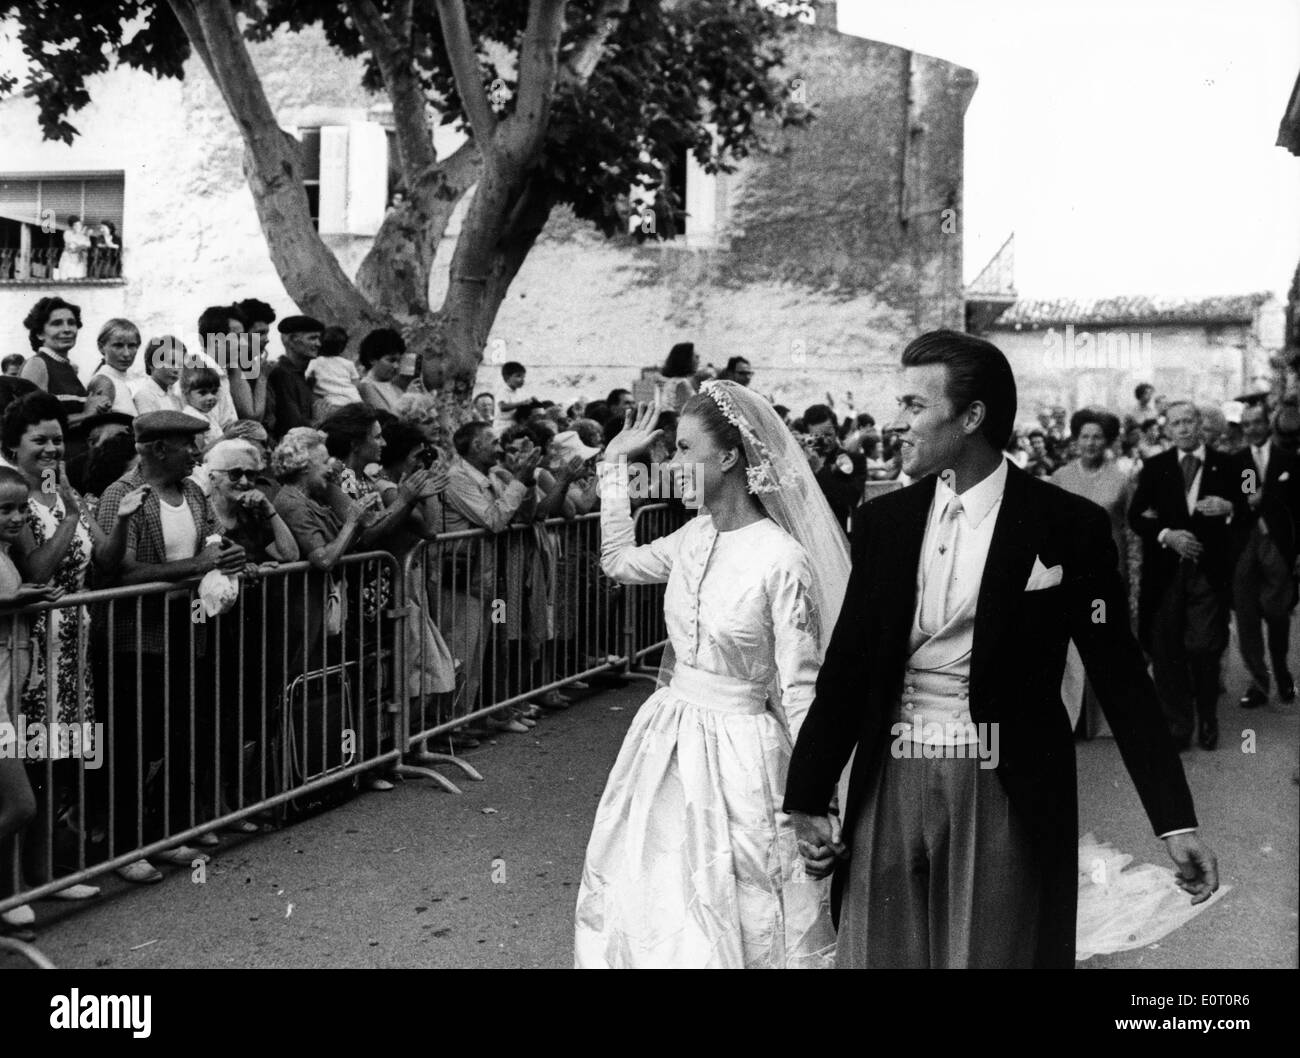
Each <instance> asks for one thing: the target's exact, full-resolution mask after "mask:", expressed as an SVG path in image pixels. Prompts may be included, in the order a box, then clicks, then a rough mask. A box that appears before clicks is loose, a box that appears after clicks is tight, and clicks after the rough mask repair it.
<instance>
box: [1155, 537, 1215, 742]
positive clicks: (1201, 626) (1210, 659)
mask: <svg viewBox="0 0 1300 1058" xmlns="http://www.w3.org/2000/svg"><path fill="white" fill-rule="evenodd" d="M1227 645H1228V593H1227V592H1226V591H1223V590H1220V589H1219V588H1216V587H1215V586H1214V585H1212V584H1211V583H1210V582H1209V580H1207V579H1206V577H1205V574H1203V573H1202V572H1201V571H1200V570H1199V569H1197V568H1196V566H1195V565H1194V564H1193V563H1191V562H1188V561H1186V560H1184V561H1183V562H1181V563H1180V564H1179V566H1178V573H1177V574H1176V575H1175V577H1174V579H1173V580H1172V581H1170V583H1169V586H1168V587H1167V588H1166V589H1165V594H1164V596H1163V597H1162V598H1161V600H1160V605H1159V608H1158V609H1157V610H1156V613H1155V619H1154V622H1153V624H1152V632H1151V662H1152V667H1153V675H1154V677H1155V685H1156V690H1157V691H1158V692H1159V694H1160V704H1161V706H1162V707H1163V709H1164V714H1165V720H1166V722H1167V723H1168V724H1169V733H1170V734H1171V735H1173V736H1174V739H1175V741H1182V740H1184V739H1187V738H1189V737H1191V734H1192V727H1193V712H1195V715H1196V716H1199V717H1200V719H1201V722H1202V723H1212V722H1214V721H1215V719H1216V717H1217V710H1218V702H1219V664H1220V662H1221V660H1222V658H1223V651H1224V648H1225V647H1227Z"/></svg>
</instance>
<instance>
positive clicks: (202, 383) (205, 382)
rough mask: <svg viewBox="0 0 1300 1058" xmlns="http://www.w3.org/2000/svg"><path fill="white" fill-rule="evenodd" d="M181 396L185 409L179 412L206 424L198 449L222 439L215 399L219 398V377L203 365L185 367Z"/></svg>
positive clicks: (200, 436)
mask: <svg viewBox="0 0 1300 1058" xmlns="http://www.w3.org/2000/svg"><path fill="white" fill-rule="evenodd" d="M181 396H182V397H183V398H184V400H185V407H184V408H182V409H181V410H182V411H183V412H185V413H186V414H187V415H193V416H194V417H195V418H196V419H203V420H205V421H206V422H207V424H208V429H207V432H206V433H202V434H199V436H198V437H197V438H195V440H197V441H198V444H199V448H200V449H206V448H207V447H208V445H210V444H212V443H213V442H215V441H220V440H221V437H222V432H221V424H220V423H218V422H217V418H216V408H217V398H218V397H220V396H221V376H220V375H219V374H217V372H216V371H215V370H214V369H212V368H210V367H206V366H204V365H198V366H194V367H189V366H187V367H185V368H184V369H183V370H182V371H181Z"/></svg>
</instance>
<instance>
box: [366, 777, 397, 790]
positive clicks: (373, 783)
mask: <svg viewBox="0 0 1300 1058" xmlns="http://www.w3.org/2000/svg"><path fill="white" fill-rule="evenodd" d="M366 789H367V790H370V791H372V792H373V793H387V792H388V791H389V790H395V789H396V787H395V786H394V785H393V784H392V783H391V782H389V781H388V780H387V779H371V780H370V781H369V782H368V783H366Z"/></svg>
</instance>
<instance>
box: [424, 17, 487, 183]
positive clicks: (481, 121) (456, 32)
mask: <svg viewBox="0 0 1300 1058" xmlns="http://www.w3.org/2000/svg"><path fill="white" fill-rule="evenodd" d="M435 3H436V5H437V8H438V22H439V24H440V25H441V26H442V39H443V42H444V43H445V44H446V46H447V58H448V59H449V60H450V61H451V72H452V76H453V77H454V78H455V79H456V91H457V93H458V94H459V95H460V98H461V103H462V104H463V105H464V107H465V116H466V117H467V118H468V119H469V127H470V128H471V129H472V130H473V132H474V138H475V139H476V140H478V141H479V149H480V150H481V151H482V152H483V160H484V162H485V163H487V164H491V159H492V153H493V151H492V148H493V142H494V140H495V137H496V128H497V119H496V115H495V114H493V113H492V107H491V105H490V104H489V103H488V97H487V92H485V91H484V89H483V75H482V72H481V70H480V68H479V62H478V50H477V49H476V48H475V47H474V38H473V37H471V36H470V32H469V20H468V19H467V18H466V17H465V4H464V0H435Z"/></svg>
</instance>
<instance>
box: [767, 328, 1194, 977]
mask: <svg viewBox="0 0 1300 1058" xmlns="http://www.w3.org/2000/svg"><path fill="white" fill-rule="evenodd" d="M902 361H903V381H904V395H903V396H902V397H900V398H899V403H900V405H901V412H900V417H899V420H898V422H897V424H896V429H897V430H898V433H899V439H900V442H901V451H902V459H903V470H904V471H905V472H906V473H907V474H908V475H909V476H910V477H911V478H913V479H914V480H916V483H915V484H914V485H911V486H910V487H908V488H906V489H902V490H900V491H897V492H893V493H890V494H888V495H885V496H882V497H880V498H878V499H876V500H873V501H872V502H870V503H868V504H864V505H863V506H861V507H859V508H858V509H857V511H856V512H855V514H854V520H853V525H854V530H853V538H852V558H853V570H852V574H851V576H850V579H849V584H848V589H847V592H846V594H845V599H844V605H843V608H842V610H841V612H840V616H839V621H838V623H837V625H836V627H835V631H834V635H833V636H832V639H831V642H830V646H829V648H828V650H827V654H826V658H825V661H824V663H823V665H822V670H821V673H820V676H819V678H818V681H817V692H816V699H815V701H814V702H813V705H812V708H811V710H810V711H809V713H808V716H807V718H806V720H805V721H804V725H803V728H802V730H801V732H800V734H799V739H798V743H797V744H796V746H795V749H794V754H793V757H792V759H791V762H790V770H789V779H788V782H787V785H786V797H785V810H786V811H787V812H790V813H792V814H793V818H794V823H795V826H796V828H797V829H798V832H799V838H800V850H801V852H802V853H803V855H804V859H805V862H806V864H807V867H808V870H809V873H811V874H814V875H824V874H825V873H827V872H829V871H831V870H833V871H834V882H833V890H832V892H833V901H834V903H833V906H834V909H835V914H836V922H837V925H838V928H839V947H838V951H839V954H838V961H839V964H840V965H841V966H847V967H1022V966H1023V967H1029V966H1049V967H1071V966H1073V964H1074V935H1075V910H1076V903H1077V884H1078V883H1077V857H1078V853H1077V840H1078V814H1077V807H1076V784H1075V761H1074V743H1073V738H1072V733H1071V729H1070V723H1069V719H1068V717H1067V714H1066V711H1065V707H1064V705H1063V704H1062V701H1061V674H1062V670H1063V668H1064V664H1065V657H1066V647H1067V644H1068V642H1069V641H1070V640H1071V639H1073V640H1074V642H1075V644H1076V645H1077V646H1078V648H1079V652H1080V654H1081V655H1082V657H1083V661H1084V664H1085V666H1086V668H1087V672H1088V676H1089V678H1090V679H1091V681H1092V686H1093V688H1094V690H1095V692H1096V694H1097V697H1098V698H1099V699H1100V701H1101V705H1102V708H1103V710H1104V712H1105V714H1106V718H1107V720H1108V721H1109V722H1110V726H1111V729H1112V730H1113V732H1114V735H1115V741H1116V744H1117V745H1118V747H1119V750H1120V754H1121V756H1122V757H1123V760H1124V764H1125V766H1126V767H1127V769H1128V772H1129V774H1130V776H1131V777H1132V779H1133V782H1134V785H1135V786H1136V787H1137V790H1138V794H1139V796H1140V797H1141V799H1142V803H1143V805H1144V807H1145V808H1146V811H1147V815H1148V817H1149V818H1150V820H1151V824H1152V827H1153V828H1154V830H1155V832H1156V834H1158V835H1159V836H1160V837H1162V838H1163V839H1164V841H1165V844H1166V847H1167V848H1168V851H1169V854H1170V856H1171V857H1172V858H1173V860H1174V862H1175V863H1176V864H1177V866H1178V869H1179V873H1180V885H1181V886H1182V887H1183V889H1185V890H1186V891H1187V892H1189V893H1192V894H1193V899H1194V902H1200V901H1202V900H1205V899H1208V898H1209V896H1210V895H1211V893H1212V892H1213V891H1214V890H1215V889H1216V888H1217V887H1218V875H1217V865H1216V862H1215V858H1214V855H1213V853H1211V852H1210V850H1209V849H1208V848H1207V847H1206V846H1204V845H1203V844H1201V843H1200V842H1199V840H1198V839H1197V837H1196V835H1195V832H1194V831H1195V828H1196V825H1197V822H1196V815H1195V813H1194V811H1193V807H1192V798H1191V794H1190V793H1189V791H1188V788H1187V783H1186V780H1185V779H1184V776H1183V770H1182V765H1181V763H1180V762H1179V759H1178V755H1177V753H1176V752H1175V750H1174V747H1173V745H1172V743H1171V741H1170V737H1169V733H1168V731H1167V729H1166V727H1165V724H1164V722H1163V720H1162V717H1161V712H1160V706H1159V703H1158V701H1157V698H1156V694H1155V688H1154V687H1153V686H1152V683H1151V680H1150V678H1149V677H1148V675H1147V671H1146V664H1145V661H1144V659H1143V656H1142V651H1141V649H1140V648H1139V647H1138V644H1137V643H1136V641H1135V640H1134V639H1133V636H1132V635H1131V633H1130V631H1129V626H1128V610H1127V604H1126V597H1125V590H1124V586H1123V584H1122V582H1121V580H1120V577H1119V574H1118V572H1117V571H1118V567H1119V563H1118V556H1117V555H1116V552H1115V545H1114V543H1113V541H1112V537H1111V532H1110V523H1109V520H1108V518H1107V516H1106V514H1105V512H1103V511H1102V510H1101V508H1099V507H1097V506H1096V505H1095V504H1093V503H1091V502H1089V501H1088V500H1085V499H1082V498H1080V497H1077V496H1074V495H1071V494H1070V493H1068V492H1066V491H1065V490H1063V489H1060V488H1057V487H1055V486H1053V485H1050V484H1048V483H1045V482H1039V481H1036V480H1034V479H1032V478H1030V477H1029V476H1028V475H1026V474H1024V473H1023V472H1022V471H1020V470H1018V469H1017V468H1015V467H1014V466H1012V465H1011V464H1010V463H1009V462H1008V461H1007V460H1006V459H1004V458H1003V455H1002V449H1003V446H1004V444H1005V442H1006V440H1007V438H1008V436H1009V435H1010V433H1011V430H1012V425H1013V422H1014V419H1015V411H1016V387H1015V380H1014V378H1013V377H1012V374H1011V368H1010V365H1009V364H1008V363H1007V360H1006V358H1005V357H1004V356H1003V355H1002V353H1001V352H1000V351H999V350H998V349H997V348H996V347H995V346H993V345H991V344H989V343H988V342H986V341H983V340H982V339H979V338H974V337H971V336H969V335H965V334H958V333H955V332H952V331H935V332H931V333H929V334H924V335H922V336H921V337H919V338H917V339H916V340H915V341H913V342H912V343H911V344H910V345H909V346H908V347H907V349H906V350H904V352H903V357H902ZM855 749H856V755H855V757H854V764H853V769H852V773H851V776H850V781H849V792H848V803H847V804H846V805H844V806H843V818H844V826H843V832H842V838H843V842H844V844H841V843H840V841H839V840H838V839H837V835H835V834H834V833H833V831H832V827H831V822H830V819H829V816H828V812H829V808H830V805H831V801H832V797H833V795H834V792H835V787H836V782H837V780H838V779H839V777H840V773H841V771H842V770H843V768H844V766H845V764H846V763H847V761H848V759H849V756H850V754H851V753H853V752H854V750H855Z"/></svg>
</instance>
